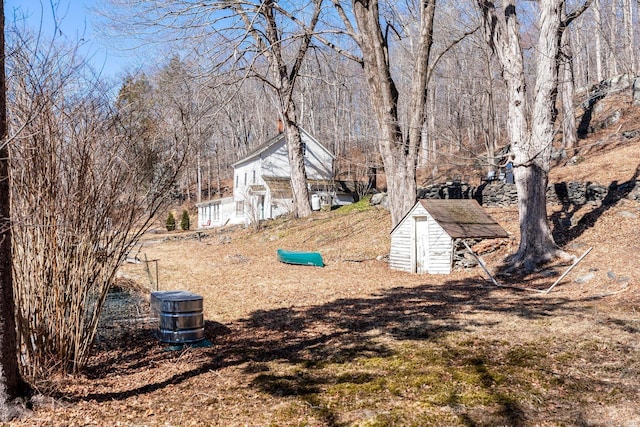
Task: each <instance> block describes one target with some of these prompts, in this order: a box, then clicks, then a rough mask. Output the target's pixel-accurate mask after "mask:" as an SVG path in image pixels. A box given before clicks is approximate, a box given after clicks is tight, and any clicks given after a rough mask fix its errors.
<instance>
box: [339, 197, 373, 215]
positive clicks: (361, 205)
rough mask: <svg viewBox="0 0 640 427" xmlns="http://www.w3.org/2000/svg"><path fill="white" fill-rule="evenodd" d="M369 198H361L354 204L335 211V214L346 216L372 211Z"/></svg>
mask: <svg viewBox="0 0 640 427" xmlns="http://www.w3.org/2000/svg"><path fill="white" fill-rule="evenodd" d="M370 201H371V196H366V197H363V198H362V199H360V200H358V201H357V202H355V203H351V204H350V205H344V206H340V207H339V208H338V209H336V213H339V214H348V213H352V212H364V211H368V210H369V209H372V207H371V203H370Z"/></svg>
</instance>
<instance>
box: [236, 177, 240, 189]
mask: <svg viewBox="0 0 640 427" xmlns="http://www.w3.org/2000/svg"><path fill="white" fill-rule="evenodd" d="M239 183H240V175H236V187H237V186H238V184H239Z"/></svg>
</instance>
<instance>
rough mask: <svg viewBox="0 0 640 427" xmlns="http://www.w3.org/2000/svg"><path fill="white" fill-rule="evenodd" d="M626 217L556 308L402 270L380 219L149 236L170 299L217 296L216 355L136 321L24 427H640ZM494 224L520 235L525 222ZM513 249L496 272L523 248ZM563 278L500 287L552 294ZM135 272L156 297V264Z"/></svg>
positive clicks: (632, 247) (614, 216)
mask: <svg viewBox="0 0 640 427" xmlns="http://www.w3.org/2000/svg"><path fill="white" fill-rule="evenodd" d="M596 208H597V207H592V209H591V210H594V209H596ZM584 209H586V208H584ZM621 212H634V213H636V214H640V207H639V206H638V204H637V203H632V202H627V201H624V200H623V201H621V202H619V203H618V204H617V205H616V206H614V207H612V208H611V209H608V210H606V211H604V212H602V213H601V215H600V216H599V217H598V219H597V221H596V222H595V224H594V226H593V227H591V228H587V229H585V230H584V231H583V232H582V233H581V234H579V235H577V236H576V237H575V238H573V240H571V241H570V242H567V245H566V248H567V249H568V250H570V251H572V252H573V253H576V254H580V253H581V252H583V250H584V248H586V247H589V246H593V247H594V249H593V251H592V253H591V254H590V255H589V256H588V257H587V258H586V259H585V260H584V261H583V263H581V264H580V265H579V266H578V267H576V269H575V270H574V271H573V272H572V273H571V274H570V275H569V276H568V277H567V279H566V280H564V281H563V282H562V283H561V284H560V285H559V286H558V287H557V288H556V289H555V290H554V291H553V292H552V293H550V294H539V293H534V292H528V291H521V290H517V289H508V288H496V287H495V286H493V285H491V284H490V283H489V282H488V281H487V280H486V278H485V277H484V273H483V272H482V271H481V270H480V269H477V268H476V269H471V270H465V271H458V272H455V273H453V274H451V275H448V276H419V275H413V274H407V273H402V272H397V271H392V270H390V269H389V268H388V265H387V263H386V262H385V260H384V256H385V255H386V254H388V252H389V234H388V229H389V216H388V213H387V212H386V211H384V210H380V209H375V208H370V209H365V210H364V211H358V210H357V209H356V210H351V211H350V212H343V211H340V210H338V211H334V212H330V213H324V212H323V213H317V214H314V215H313V216H312V217H311V218H310V219H305V220H297V221H290V222H285V221H281V222H273V223H271V224H269V225H268V226H267V227H266V228H265V229H264V230H262V231H259V232H258V231H251V230H233V231H224V232H209V233H208V234H207V235H205V236H202V239H201V240H198V239H197V238H196V237H195V236H196V235H195V233H193V232H192V233H173V234H170V235H167V234H150V235H148V236H147V238H146V240H145V242H144V245H143V246H142V248H141V252H140V254H139V256H140V257H143V254H144V255H146V257H147V259H149V260H152V259H157V260H158V265H159V283H160V289H188V290H191V291H194V292H196V293H198V294H201V295H203V296H204V302H205V308H204V310H205V318H206V337H207V339H208V340H209V341H211V343H212V345H211V346H210V347H193V348H184V349H181V350H175V351H171V349H170V348H169V347H167V346H166V345H163V344H161V343H159V342H158V341H156V340H155V338H154V337H153V334H152V326H150V325H149V324H148V323H145V322H143V321H141V320H136V321H134V322H130V323H126V322H124V323H122V324H121V325H120V327H119V329H114V330H112V331H111V334H110V335H108V338H107V339H104V338H103V340H102V341H101V342H99V343H98V345H97V351H96V354H95V356H94V358H93V359H92V362H91V364H90V368H89V369H88V371H87V373H86V376H84V377H81V378H56V379H53V380H52V382H51V383H50V384H49V385H48V387H49V388H48V390H49V394H50V395H52V396H54V397H57V399H55V400H48V399H42V401H43V402H42V404H41V406H40V407H39V408H38V409H37V410H36V411H35V412H34V413H33V415H32V417H31V418H30V419H28V420H25V421H22V422H15V423H13V424H12V425H144V426H147V425H148V426H161V425H225V426H226V425H232V426H236V425H237V426H240V425H252V426H253V425H260V426H266V425H277V426H280V425H291V426H300V425H306V426H347V425H354V426H365V425H366V426H387V425H389V426H390V425H497V424H499V425H602V424H611V425H624V424H625V423H628V425H632V423H634V422H635V423H638V422H640V409H639V407H638V405H637V401H639V399H640V390H639V388H638V378H639V374H640V353H639V349H638V340H637V336H638V333H639V332H640V323H639V322H640V317H639V314H638V310H640V293H639V292H638V289H637V283H639V280H640V277H639V275H638V272H637V269H636V268H635V267H633V268H629V267H628V263H630V262H632V260H633V259H634V257H635V254H636V253H637V251H638V249H639V248H638V239H637V238H638V237H640V236H638V228H637V224H638V222H637V221H638V220H637V219H633V218H626V217H624V216H620V213H621ZM490 213H491V214H492V215H493V216H494V217H495V218H496V219H498V220H499V221H500V222H501V223H502V224H503V225H504V227H505V228H506V229H507V230H508V231H509V232H510V233H513V234H516V233H517V229H516V224H517V221H516V219H517V212H516V210H514V209H492V210H490ZM633 233H635V237H636V238H635V239H633V238H630V237H633V236H632V234H633ZM575 234H577V233H575ZM503 243H504V244H503V245H501V246H500V250H499V251H498V252H493V253H490V254H488V255H486V256H485V259H486V260H487V262H488V263H489V265H491V266H493V267H496V266H497V265H498V262H499V260H500V259H501V258H502V257H504V255H506V254H507V252H509V251H510V250H514V249H515V241H511V240H508V239H507V240H505V241H504V242H503ZM278 247H283V248H289V249H303V250H306V249H313V250H319V251H320V252H321V253H322V254H323V256H324V258H325V261H326V263H327V266H326V267H324V268H314V267H298V266H290V265H285V264H280V263H278V262H277V261H276V257H275V250H276V248H278ZM564 268H566V266H550V267H549V268H548V269H546V270H545V271H543V272H540V273H539V274H536V275H532V276H529V277H524V278H517V279H516V278H508V277H500V278H499V280H500V281H501V282H502V283H504V284H511V285H519V286H528V287H538V288H544V287H548V285H549V284H550V283H552V282H553V281H554V280H555V277H557V276H553V277H548V275H549V274H552V273H553V272H554V271H555V273H553V274H556V275H557V274H559V273H560V272H561V271H563V269H564ZM152 270H153V269H152ZM589 273H593V278H592V279H591V280H590V281H589V282H587V283H583V284H579V283H576V282H575V281H574V280H575V279H576V278H578V277H581V276H584V275H586V274H589ZM122 274H123V276H124V277H126V279H127V280H128V281H132V282H133V283H136V284H137V285H138V286H139V285H144V286H147V287H151V286H152V285H151V284H150V281H149V276H148V274H147V272H146V271H145V268H144V264H129V265H127V266H126V267H125V268H124V269H123V273H122ZM154 274H155V272H154ZM122 283H126V281H124V280H123V281H122ZM153 286H155V285H153ZM621 290H622V292H619V291H621ZM616 292H619V293H616ZM143 308H145V305H144V304H143Z"/></svg>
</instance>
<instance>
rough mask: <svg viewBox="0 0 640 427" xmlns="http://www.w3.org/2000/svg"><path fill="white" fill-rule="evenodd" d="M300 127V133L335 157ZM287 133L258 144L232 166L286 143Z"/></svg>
mask: <svg viewBox="0 0 640 427" xmlns="http://www.w3.org/2000/svg"><path fill="white" fill-rule="evenodd" d="M299 129H300V133H302V134H304V135H305V136H307V137H308V138H309V139H311V140H313V141H315V142H316V144H318V145H319V146H320V147H322V148H323V149H324V150H325V151H326V152H327V153H329V154H330V155H331V157H333V158H335V155H334V154H333V153H332V152H331V151H329V150H328V149H327V147H325V146H324V145H322V144H321V143H320V142H318V140H317V139H315V138H314V137H313V136H311V135H310V134H309V132H307V131H306V130H304V129H302V128H299ZM284 138H285V135H284V133H279V134H277V135H276V136H274V137H273V138H271V139H269V140H267V141H266V142H263V143H262V144H260V145H258V146H256V147H255V148H254V149H253V150H252V151H250V152H249V153H248V154H247V155H246V156H244V157H243V158H242V159H240V160H238V161H237V162H235V163H234V164H232V165H231V166H233V167H234V168H235V167H236V166H238V165H240V164H242V163H246V162H248V161H250V160H253V159H255V158H256V157H259V156H260V154H262V153H264V152H265V151H267V150H268V149H269V148H271V147H272V146H274V145H276V144H279V143H284V142H285V139H284Z"/></svg>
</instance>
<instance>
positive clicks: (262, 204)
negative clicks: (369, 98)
mask: <svg viewBox="0 0 640 427" xmlns="http://www.w3.org/2000/svg"><path fill="white" fill-rule="evenodd" d="M300 134H301V137H302V148H303V154H304V163H305V169H306V172H307V181H308V183H309V187H310V190H311V193H314V192H315V193H320V192H323V191H326V192H329V191H330V190H332V188H333V185H334V184H333V178H334V174H333V163H334V160H335V156H334V155H333V154H332V153H331V152H330V151H329V150H328V149H327V148H326V147H324V146H323V145H322V144H320V143H319V142H318V141H317V140H316V139H315V138H313V137H312V136H311V135H310V134H309V133H308V132H307V131H305V130H304V129H300ZM233 168H234V177H233V197H227V198H223V199H213V200H209V201H206V202H203V203H199V204H198V205H197V206H198V226H199V227H200V228H211V227H220V226H224V225H227V224H248V223H252V222H256V221H260V220H263V219H270V218H276V217H278V216H281V215H285V214H287V213H289V212H291V210H292V207H293V196H292V193H291V178H290V176H291V168H290V166H289V155H288V151H287V144H286V140H285V135H284V133H279V134H278V135H276V136H275V137H274V138H272V139H270V140H269V141H267V142H265V143H264V144H261V145H260V146H258V147H256V148H255V149H254V150H253V151H252V152H251V153H249V154H248V155H247V156H246V157H244V158H243V159H241V160H239V161H237V162H236V163H234V164H233Z"/></svg>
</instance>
